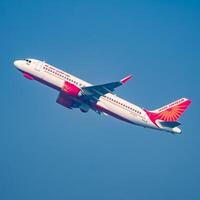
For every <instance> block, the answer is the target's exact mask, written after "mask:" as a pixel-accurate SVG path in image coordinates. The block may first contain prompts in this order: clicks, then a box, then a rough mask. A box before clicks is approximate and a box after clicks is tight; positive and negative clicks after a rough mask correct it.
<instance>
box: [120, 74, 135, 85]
mask: <svg viewBox="0 0 200 200" xmlns="http://www.w3.org/2000/svg"><path fill="white" fill-rule="evenodd" d="M132 77H133V76H132V75H128V76H126V77H125V78H123V79H122V80H121V81H120V82H121V83H122V84H125V83H127V82H128V81H129V80H130V79H132Z"/></svg>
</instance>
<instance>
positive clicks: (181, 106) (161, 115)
mask: <svg viewBox="0 0 200 200" xmlns="http://www.w3.org/2000/svg"><path fill="white" fill-rule="evenodd" d="M191 102H192V101H191V100H189V99H186V98H182V99H179V100H177V101H174V102H172V103H170V104H168V105H166V106H163V107H161V108H158V109H156V110H153V111H148V112H149V113H148V115H149V117H150V116H151V117H153V118H154V121H155V120H157V119H159V120H163V121H170V122H175V121H177V120H178V119H179V117H180V116H181V115H182V114H183V112H184V111H185V110H186V109H187V107H188V106H189V105H190V103H191Z"/></svg>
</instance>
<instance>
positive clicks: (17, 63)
mask: <svg viewBox="0 0 200 200" xmlns="http://www.w3.org/2000/svg"><path fill="white" fill-rule="evenodd" d="M21 64H22V61H21V60H15V61H14V65H15V66H16V67H17V68H19V67H20V65H21Z"/></svg>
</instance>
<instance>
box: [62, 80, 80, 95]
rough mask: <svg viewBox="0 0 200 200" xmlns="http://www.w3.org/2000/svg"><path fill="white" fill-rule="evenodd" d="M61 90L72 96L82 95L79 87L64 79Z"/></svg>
mask: <svg viewBox="0 0 200 200" xmlns="http://www.w3.org/2000/svg"><path fill="white" fill-rule="evenodd" d="M62 90H63V92H65V93H67V94H69V95H71V96H74V97H77V96H81V95H82V92H81V89H80V88H79V87H77V86H76V85H74V84H72V83H70V82H67V81H65V83H64V86H63V88H62Z"/></svg>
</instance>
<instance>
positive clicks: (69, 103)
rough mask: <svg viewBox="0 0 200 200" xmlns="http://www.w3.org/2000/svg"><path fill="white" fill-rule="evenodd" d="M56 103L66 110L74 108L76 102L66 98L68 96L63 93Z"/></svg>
mask: <svg viewBox="0 0 200 200" xmlns="http://www.w3.org/2000/svg"><path fill="white" fill-rule="evenodd" d="M56 102H57V103H58V104H60V105H62V106H64V107H66V108H72V107H73V105H74V101H73V100H72V99H69V98H66V96H65V95H64V94H62V93H60V94H59V96H58V98H57V100H56Z"/></svg>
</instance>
